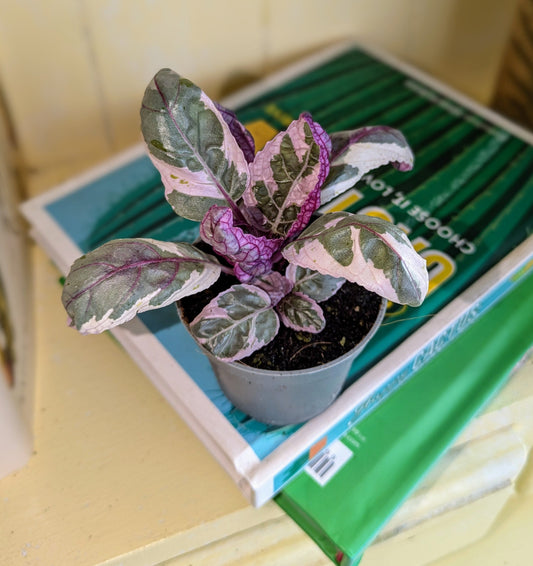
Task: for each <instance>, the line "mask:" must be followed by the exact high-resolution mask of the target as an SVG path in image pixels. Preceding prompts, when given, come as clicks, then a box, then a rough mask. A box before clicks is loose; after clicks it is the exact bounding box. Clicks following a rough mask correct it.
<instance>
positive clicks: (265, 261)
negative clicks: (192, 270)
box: [200, 206, 282, 283]
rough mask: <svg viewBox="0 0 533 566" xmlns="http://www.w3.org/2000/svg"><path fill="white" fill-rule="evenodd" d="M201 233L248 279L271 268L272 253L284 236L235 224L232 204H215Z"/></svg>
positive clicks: (205, 218)
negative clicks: (249, 231) (254, 231)
mask: <svg viewBox="0 0 533 566" xmlns="http://www.w3.org/2000/svg"><path fill="white" fill-rule="evenodd" d="M200 236H201V237H202V240H203V241H204V242H206V243H208V244H209V245H210V246H211V247H212V248H213V250H214V251H215V252H216V253H217V254H219V255H221V256H222V257H225V258H226V259H227V260H228V261H229V262H230V263H231V264H232V265H233V266H234V272H235V275H236V276H237V278H238V279H239V281H241V282H243V283H246V282H248V281H250V280H251V279H253V278H254V277H259V276H261V275H264V274H265V273H268V272H269V271H270V270H271V269H272V255H273V254H274V253H275V252H276V251H277V250H278V249H279V247H280V245H281V243H282V240H271V239H269V238H267V237H266V236H253V235H252V234H246V233H245V232H244V231H243V230H242V229H241V228H239V227H237V226H234V225H233V212H232V210H231V209H230V208H227V207H222V206H212V207H211V208H210V209H209V210H208V211H207V214H206V215H205V217H204V219H203V220H202V223H201V225H200Z"/></svg>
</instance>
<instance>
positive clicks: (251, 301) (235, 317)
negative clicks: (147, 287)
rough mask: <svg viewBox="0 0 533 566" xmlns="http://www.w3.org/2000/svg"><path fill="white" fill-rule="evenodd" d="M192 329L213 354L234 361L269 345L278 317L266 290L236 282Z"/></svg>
mask: <svg viewBox="0 0 533 566" xmlns="http://www.w3.org/2000/svg"><path fill="white" fill-rule="evenodd" d="M189 329H190V332H191V334H192V335H193V336H194V338H195V339H196V340H197V341H198V342H199V343H200V344H201V345H202V346H204V347H205V348H206V349H207V350H209V351H210V352H211V353H212V354H213V355H214V356H216V357H217V358H219V359H221V360H223V361H226V362H232V361H236V360H240V359H242V358H245V357H246V356H249V355H250V354H251V353H252V352H255V351H256V350H259V348H262V347H263V346H265V345H266V344H268V343H269V342H270V341H271V340H272V339H273V338H274V337H275V336H276V334H277V333H278V330H279V318H278V316H277V314H276V312H275V311H274V309H273V308H272V306H271V302H270V297H269V296H268V294H267V293H266V292H265V291H263V290H262V289H259V287H255V286H254V285H233V286H232V287H230V288H229V289H227V290H226V291H223V292H222V293H220V294H219V295H218V296H217V297H215V298H214V299H213V300H212V301H211V302H210V303H209V304H208V305H206V306H205V307H204V309H203V310H202V312H201V313H200V314H199V315H198V316H197V317H196V318H195V319H194V320H193V321H192V322H191V324H190V327H189Z"/></svg>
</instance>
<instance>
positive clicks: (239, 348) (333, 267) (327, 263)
mask: <svg viewBox="0 0 533 566" xmlns="http://www.w3.org/2000/svg"><path fill="white" fill-rule="evenodd" d="M141 120H142V131H143V135H144V139H145V142H146V145H147V147H148V150H149V154H150V157H151V159H152V161H153V163H154V165H155V167H156V168H157V169H158V170H159V172H160V174H161V178H162V180H163V184H164V186H165V195H166V198H167V200H168V202H169V203H170V205H171V206H172V208H173V209H174V211H175V212H176V214H178V215H180V216H183V217H185V218H188V219H190V220H195V221H198V222H200V223H201V224H200V235H201V238H202V240H203V241H204V242H206V243H207V244H209V245H210V246H211V249H212V251H213V254H210V253H209V254H208V253H205V252H203V251H201V250H200V249H198V248H197V247H195V246H194V245H191V244H186V243H174V242H159V241H155V240H150V239H121V240H114V241H111V242H108V243H106V244H104V245H103V246H101V247H99V248H98V249H96V250H94V251H92V252H90V253H88V254H87V255H84V256H82V257H81V258H79V259H78V260H76V261H75V263H74V264H73V266H72V269H71V271H70V274H69V275H68V277H67V279H66V282H65V286H64V291H63V297H62V298H63V304H64V305H65V308H66V310H67V312H68V314H69V316H70V319H71V324H72V325H73V326H75V327H76V328H77V329H78V330H79V331H81V332H82V333H97V332H102V331H103V330H107V329H109V328H112V327H114V326H116V325H119V324H122V323H124V322H126V321H128V320H130V319H131V318H133V317H134V316H135V314H136V313H138V312H142V311H145V310H149V309H155V308H159V307H163V306H165V305H168V304H170V303H172V302H174V301H176V300H178V299H180V298H182V297H185V296H187V295H191V294H193V293H198V292H200V291H202V290H204V289H206V288H208V287H210V286H211V285H212V284H213V283H214V282H215V281H216V280H217V279H218V277H219V275H220V274H221V273H222V272H226V273H230V274H232V275H234V276H235V284H234V285H233V286H231V287H230V288H229V289H227V290H225V291H223V292H222V293H220V294H219V295H218V296H217V297H216V298H215V299H213V300H212V301H211V302H210V303H209V304H208V305H207V306H206V307H205V308H204V309H203V310H202V312H201V313H200V314H199V315H198V316H197V317H196V318H195V319H194V320H193V321H192V322H191V324H190V332H191V333H192V335H193V336H194V337H195V339H196V340H197V341H198V342H199V343H200V344H202V345H203V346H204V347H205V348H207V349H208V350H209V351H210V352H212V353H213V354H214V355H215V356H217V357H218V358H220V359H223V360H226V361H233V360H239V359H241V358H243V357H245V356H248V355H249V354H251V353H252V352H253V351H255V350H257V349H259V348H261V347H262V346H263V345H265V344H267V343H268V342H270V341H271V340H272V339H273V338H274V337H275V335H276V333H277V332H278V329H279V325H280V324H284V325H287V326H288V327H290V328H293V329H296V330H301V331H307V332H312V333H317V332H320V331H321V330H322V329H323V327H324V324H325V319H324V315H323V312H322V308H321V307H320V303H321V302H322V301H325V300H326V299H328V298H329V297H331V296H333V295H334V294H335V293H336V292H337V290H338V289H339V288H340V287H341V286H342V285H343V283H344V282H345V280H348V281H352V282H357V283H358V284H359V285H361V286H363V287H365V288H367V289H369V290H371V291H374V292H376V293H378V294H379V295H381V296H383V297H385V298H387V299H389V300H391V301H394V302H398V303H402V304H409V305H414V306H416V305H419V304H420V303H421V302H422V301H423V299H424V297H425V295H426V293H427V288H428V275H427V270H426V265H425V261H424V260H423V259H422V258H421V257H420V256H419V255H418V254H417V253H416V252H415V250H414V249H413V247H412V245H411V243H410V242H409V240H408V238H407V237H406V235H405V234H404V232H403V231H402V230H400V229H399V228H397V227H396V226H394V225H393V224H391V223H389V222H386V221H384V220H381V219H378V218H375V217H370V216H365V215H360V214H350V213H348V212H335V213H330V214H325V215H322V216H318V218H317V219H314V220H313V219H312V216H313V213H315V211H316V210H317V208H318V207H319V206H320V205H321V204H324V203H325V202H327V201H329V200H331V199H333V198H335V197H336V196H338V195H339V194H341V193H342V192H343V191H345V190H346V189H348V188H350V187H352V186H353V185H354V184H355V183H356V182H357V181H358V180H359V179H360V178H361V177H362V176H363V175H364V174H365V173H367V172H368V171H369V170H371V169H373V168H376V167H379V166H382V165H385V164H388V163H392V165H393V166H394V167H396V168H397V169H399V170H402V171H405V170H409V169H410V168H411V167H412V164H413V155H412V152H411V150H410V148H409V146H408V144H407V142H406V141H405V139H404V137H403V136H402V134H401V133H400V132H398V131H396V130H393V129H391V128H387V127H384V126H375V127H366V128H361V129H358V130H354V131H349V132H337V133H333V134H331V136H328V134H326V132H325V131H324V130H323V129H322V128H321V126H320V125H319V124H317V123H316V122H314V121H313V119H312V118H311V116H310V115H309V114H302V115H301V116H300V117H299V118H298V119H297V120H295V121H293V122H292V123H291V124H290V125H289V127H288V128H287V130H286V131H284V132H280V133H279V134H278V135H277V136H276V137H274V139H273V140H272V141H270V142H269V143H267V144H266V146H265V147H264V149H262V150H261V151H259V152H257V154H256V153H255V149H254V141H253V139H252V137H251V135H250V134H249V132H248V131H247V130H246V129H245V128H244V126H243V125H242V124H241V123H240V122H239V121H238V119H237V117H236V116H235V114H234V113H232V112H231V111H229V110H227V109H225V108H223V107H221V106H219V105H217V104H216V103H214V102H212V101H211V100H210V99H209V98H208V97H207V96H206V94H205V93H204V92H202V90H200V89H199V88H198V87H197V86H195V85H194V84H193V83H191V82H190V81H188V80H187V79H184V78H183V77H180V76H179V75H178V74H176V73H174V72H173V71H171V70H169V69H163V70H161V71H159V72H158V73H157V74H156V76H155V77H154V79H153V80H152V81H151V82H150V84H149V85H148V87H147V89H146V92H145V95H144V99H143V103H142V108H141ZM216 256H219V257H220V258H223V260H224V261H223V262H220V261H219V260H218V259H217V257H216ZM287 265H288V266H287ZM281 266H287V267H284V268H282V267H281Z"/></svg>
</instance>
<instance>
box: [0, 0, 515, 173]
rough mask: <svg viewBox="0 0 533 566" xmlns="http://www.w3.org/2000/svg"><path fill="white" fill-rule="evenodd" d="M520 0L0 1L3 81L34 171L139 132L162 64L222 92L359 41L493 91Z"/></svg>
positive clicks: (462, 85) (467, 87) (119, 144)
mask: <svg viewBox="0 0 533 566" xmlns="http://www.w3.org/2000/svg"><path fill="white" fill-rule="evenodd" d="M516 5H517V0H506V1H505V2H502V1H501V0H487V1H486V2H456V1H455V0H432V1H431V2H427V1H426V0H382V1H380V2H375V1H374V0H358V1H357V2H355V1H353V0H331V1H329V2H323V1H319V0H257V1H254V2H250V1H248V0H227V1H225V2H219V1H217V0H194V1H193V0H181V1H173V0H155V1H153V2H142V1H141V0H114V1H113V2H109V1H108V0H79V1H77V2H72V1H70V0H47V1H46V2H35V1H33V0H20V1H18V2H12V1H10V0H0V13H1V14H2V16H1V17H0V88H1V89H2V92H3V95H4V97H5V99H6V101H7V103H8V106H9V109H10V111H11V115H12V119H13V122H14V126H15V129H16V132H17V135H18V139H19V142H20V149H21V154H22V156H21V157H22V160H23V162H24V163H25V164H26V168H27V169H30V170H35V169H40V170H42V169H45V168H49V167H58V166H63V164H64V163H66V162H69V161H75V162H80V161H81V160H87V159H89V160H92V161H93V162H94V161H96V160H98V159H102V158H103V157H104V156H107V155H109V154H110V153H112V152H116V151H118V150H119V149H122V148H124V147H126V146H128V145H130V144H133V143H135V142H136V141H138V140H139V118H138V112H139V104H140V100H141V97H142V93H143V91H144V88H145V86H146V84H147V83H148V81H149V80H150V78H151V77H152V76H153V74H154V73H155V72H156V71H157V70H158V69H159V68H160V67H162V66H170V67H173V68H174V69H175V70H177V71H178V72H180V73H182V74H184V75H185V76H189V77H190V78H192V79H193V80H195V81H196V82H198V83H199V84H201V85H202V87H203V88H205V90H206V91H207V92H208V94H210V95H211V96H212V97H215V98H218V97H219V96H220V94H221V93H222V92H223V91H225V90H226V88H225V87H226V86H227V85H228V84H229V83H232V84H233V83H238V82H239V80H240V79H242V76H243V75H245V76H250V75H254V76H260V75H262V74H264V73H265V72H267V71H272V70H274V69H277V68H279V67H280V66H282V65H283V64H285V63H287V62H289V61H294V60H296V59H298V58H299V57H300V56H302V55H304V54H308V53H311V52H313V51H316V50H317V49H319V48H320V47H323V46H325V45H330V44H332V43H333V42H335V41H338V40H344V39H347V38H356V39H360V40H363V41H370V42H372V43H373V44H375V45H377V46H378V47H382V48H385V49H386V50H390V51H391V52H392V53H393V54H395V55H397V56H399V57H400V58H404V59H406V60H407V61H409V62H412V63H414V64H416V65H419V66H421V67H422V68H424V69H425V70H427V71H429V72H430V73H432V74H434V75H435V76H437V77H438V78H441V79H443V80H445V81H447V82H448V83H449V84H450V85H451V86H453V87H456V88H458V89H459V90H462V91H464V92H466V93H467V94H469V95H471V96H474V98H476V99H477V100H479V101H481V102H487V101H488V100H489V98H490V94H491V91H492V87H493V83H494V80H495V77H496V74H497V70H498V65H499V62H500V59H501V54H502V51H503V48H504V44H505V39H506V37H507V34H508V31H509V29H510V25H511V20H512V16H513V13H514V9H515V6H516Z"/></svg>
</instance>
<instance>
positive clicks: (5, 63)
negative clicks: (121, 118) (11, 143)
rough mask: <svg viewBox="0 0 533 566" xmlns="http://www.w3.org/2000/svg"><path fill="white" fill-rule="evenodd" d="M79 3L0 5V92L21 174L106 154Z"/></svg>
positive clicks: (54, 0) (53, 0)
mask: <svg viewBox="0 0 533 566" xmlns="http://www.w3.org/2000/svg"><path fill="white" fill-rule="evenodd" d="M81 4H82V3H80V2H70V1H68V0H47V1H46V2H35V1H33V0H21V1H20V2H10V1H9V0H0V14H1V16H0V88H1V89H2V91H3V96H4V98H5V100H6V103H7V106H8V110H9V112H10V115H11V116H10V117H11V119H12V121H13V126H14V128H15V130H16V134H17V138H18V141H19V143H20V146H21V150H22V159H23V161H24V163H25V164H26V167H27V168H28V169H32V170H34V169H36V168H41V167H45V166H52V165H56V164H61V163H63V162H65V161H68V160H71V159H75V160H76V159H79V157H80V156H83V155H87V154H92V155H94V156H95V158H100V159H101V158H102V157H103V156H105V155H106V154H107V152H108V151H109V149H110V146H109V141H110V140H109V137H108V136H107V134H106V124H105V121H104V112H103V101H102V99H101V96H100V92H99V77H98V73H97V70H96V69H95V67H94V64H93V60H92V53H91V49H92V47H91V45H90V43H89V41H88V38H87V35H86V28H85V22H84V20H83V16H82V14H81V12H80V6H81Z"/></svg>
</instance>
